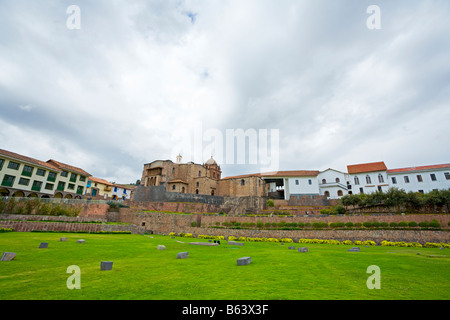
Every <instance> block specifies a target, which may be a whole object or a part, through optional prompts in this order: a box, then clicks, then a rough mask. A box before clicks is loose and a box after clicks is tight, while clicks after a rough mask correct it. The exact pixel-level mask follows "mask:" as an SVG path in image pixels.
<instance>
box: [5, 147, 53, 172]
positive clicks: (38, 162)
mask: <svg viewBox="0 0 450 320" xmlns="http://www.w3.org/2000/svg"><path fill="white" fill-rule="evenodd" d="M0 154H1V155H4V156H6V157H10V158H13V159H16V160H19V161H24V162H28V163H30V164H35V165H38V166H41V167H44V168H48V169H51V170H53V171H61V170H60V169H59V168H58V167H56V166H54V165H53V164H51V163H47V162H44V161H41V160H37V159H34V158H30V157H26V156H23V155H21V154H18V153H14V152H11V151H7V150H3V149H0Z"/></svg>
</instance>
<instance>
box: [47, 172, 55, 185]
mask: <svg viewBox="0 0 450 320" xmlns="http://www.w3.org/2000/svg"><path fill="white" fill-rule="evenodd" d="M47 181H51V182H55V181H56V172H51V171H50V172H49V173H48V177H47Z"/></svg>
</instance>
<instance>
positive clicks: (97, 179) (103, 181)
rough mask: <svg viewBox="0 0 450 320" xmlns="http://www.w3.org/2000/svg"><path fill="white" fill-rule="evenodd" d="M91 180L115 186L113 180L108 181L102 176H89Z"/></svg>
mask: <svg viewBox="0 0 450 320" xmlns="http://www.w3.org/2000/svg"><path fill="white" fill-rule="evenodd" d="M89 180H91V181H92V182H96V183H101V184H104V185H107V186H111V187H113V186H114V184H112V183H111V182H108V181H106V180H105V179H100V178H96V177H89Z"/></svg>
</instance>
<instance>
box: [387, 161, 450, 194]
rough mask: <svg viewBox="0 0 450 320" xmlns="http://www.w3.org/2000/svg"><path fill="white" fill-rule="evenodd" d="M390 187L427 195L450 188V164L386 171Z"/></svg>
mask: <svg viewBox="0 0 450 320" xmlns="http://www.w3.org/2000/svg"><path fill="white" fill-rule="evenodd" d="M387 174H388V176H389V184H390V186H391V187H396V188H399V189H404V190H405V191H406V192H409V191H413V192H422V193H428V192H430V191H432V190H438V189H449V188H450V164H440V165H430V166H420V167H409V168H400V169H390V170H387Z"/></svg>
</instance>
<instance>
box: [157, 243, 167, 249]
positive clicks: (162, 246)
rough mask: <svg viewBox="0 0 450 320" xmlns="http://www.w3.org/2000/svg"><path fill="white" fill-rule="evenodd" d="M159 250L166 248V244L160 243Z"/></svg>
mask: <svg viewBox="0 0 450 320" xmlns="http://www.w3.org/2000/svg"><path fill="white" fill-rule="evenodd" d="M158 250H166V246H165V245H162V244H158Z"/></svg>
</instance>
